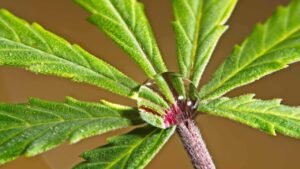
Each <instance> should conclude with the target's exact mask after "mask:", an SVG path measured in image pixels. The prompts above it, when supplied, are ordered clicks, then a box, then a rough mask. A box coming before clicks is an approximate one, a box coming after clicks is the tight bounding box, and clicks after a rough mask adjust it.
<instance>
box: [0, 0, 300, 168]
mask: <svg viewBox="0 0 300 169" xmlns="http://www.w3.org/2000/svg"><path fill="white" fill-rule="evenodd" d="M143 2H144V4H145V7H146V11H147V15H148V16H149V19H150V21H151V23H152V26H153V29H154V31H155V34H156V37H158V43H159V46H160V47H161V51H162V53H163V55H164V57H165V60H166V61H167V65H168V66H169V68H170V70H171V71H176V70H177V63H176V60H175V58H176V55H175V41H174V36H173V33H172V29H171V27H170V21H171V20H172V13H171V5H170V2H171V1H170V0H144V1H143ZM287 2H288V0H240V2H239V4H238V6H237V8H236V10H235V12H234V14H233V17H232V18H231V19H230V21H229V25H230V30H229V31H227V33H226V34H225V36H223V38H222V39H221V42H220V43H219V45H218V48H217V51H216V52H215V53H214V57H213V60H212V62H211V63H210V64H209V66H208V69H207V71H206V72H205V76H204V79H203V81H202V82H203V83H204V82H206V81H207V80H208V79H209V77H210V75H211V74H212V72H213V71H214V70H215V69H216V67H217V66H218V65H219V64H220V63H221V62H222V60H223V59H224V58H225V57H226V56H227V55H228V54H229V53H230V51H231V48H232V46H233V45H234V44H235V43H240V42H241V41H242V40H243V38H244V37H246V36H247V35H248V34H249V33H250V31H251V29H252V27H253V25H254V24H255V23H256V22H262V21H264V20H265V19H266V18H267V17H268V16H269V15H271V14H272V11H273V10H274V9H275V7H276V6H277V5H279V4H286V3H287ZM0 7H1V8H7V9H9V10H10V11H12V12H13V13H14V14H16V15H18V16H20V17H22V18H24V19H26V20H28V21H30V22H38V23H40V24H41V25H43V26H44V27H46V28H47V29H48V30H50V31H52V32H54V33H56V34H58V35H60V36H62V37H64V38H66V39H67V40H69V41H70V42H72V43H77V44H80V45H81V46H83V47H84V48H85V49H87V50H88V51H90V52H91V53H93V54H95V55H96V56H98V57H101V58H103V59H104V60H106V61H108V62H109V63H111V64H112V65H114V66H116V67H118V68H119V69H120V70H121V71H123V72H124V73H126V74H128V75H130V76H131V77H132V78H134V79H135V80H137V81H139V82H142V81H144V80H145V79H146V77H145V76H144V75H143V73H142V72H140V70H139V69H138V67H137V66H136V65H135V64H133V62H132V61H131V60H130V59H129V58H128V57H127V56H126V54H125V53H123V52H122V51H121V50H120V49H119V48H118V47H117V46H116V45H115V44H114V43H113V42H112V41H111V40H109V39H108V38H107V37H106V36H105V35H104V34H103V33H101V32H100V31H98V30H97V29H96V28H95V27H94V26H92V25H90V24H89V23H87V22H86V21H85V19H86V17H87V16H88V14H87V13H86V12H85V11H83V10H82V9H81V8H80V7H78V6H76V5H75V4H73V3H72V1H69V0H0ZM299 17H300V16H299ZM299 72H300V64H294V65H292V66H290V67H289V68H288V69H285V70H283V71H281V72H278V73H276V74H274V75H271V76H267V77H266V78H263V79H262V80H259V81H257V82H256V83H255V84H251V85H249V86H247V87H242V88H239V89H237V90H235V91H233V92H231V93H230V94H229V95H230V96H235V95H239V94H242V93H250V92H251V93H256V94H257V97H258V98H262V99H270V98H273V97H280V98H283V99H284V103H285V104H289V105H300V100H299V99H298V98H299V97H300V96H299V94H300V92H299V85H300V77H299ZM203 83H202V84H203ZM0 93H1V94H0V101H1V102H25V101H26V100H27V98H28V97H29V96H35V97H39V98H43V99H49V100H63V99H64V96H73V97H75V98H78V99H81V100H88V101H98V100H99V99H107V100H110V101H117V102H121V103H124V104H131V105H134V102H132V101H129V100H127V99H124V98H120V97H118V96H116V95H113V94H111V93H109V92H105V91H103V90H101V89H98V88H96V87H91V86H88V85H83V84H78V83H72V82H70V81H68V80H64V79H60V78H56V77H46V76H37V75H34V74H31V73H28V72H26V71H24V70H20V69H15V68H7V67H1V68H0ZM197 121H198V124H199V126H200V127H201V130H202V133H203V135H204V138H205V140H206V141H207V144H208V147H209V149H210V151H211V154H212V156H213V158H214V160H215V162H216V165H217V168H218V169H254V168H255V169H271V168H272V169H299V168H300V160H299V157H300V151H299V150H300V140H296V139H292V138H287V137H284V136H281V135H279V136H278V137H272V136H269V135H267V134H264V133H261V132H259V131H257V130H254V129H251V128H248V127H246V126H243V125H240V124H238V123H235V122H232V121H229V120H225V119H221V118H216V117H208V116H205V115H204V116H201V117H198V118H197ZM117 132H118V133H119V132H124V131H117ZM113 134H114V133H108V134H104V135H102V136H98V137H94V138H91V139H88V140H85V141H82V142H80V143H78V144H75V145H64V146H61V147H59V148H56V149H54V150H52V151H49V152H47V153H45V154H42V155H40V156H37V157H34V158H29V159H25V158H20V159H18V160H16V161H14V162H11V163H9V164H7V165H4V166H1V167H0V168H1V169H20V168H23V169H24V168H25V169H69V168H71V167H72V166H73V165H74V164H76V163H77V162H79V161H80V158H78V155H79V154H81V153H82V152H83V151H85V150H88V149H92V148H94V147H97V146H99V145H100V144H104V143H105V138H106V137H108V136H111V135H113ZM147 168H149V169H164V168H166V169H169V168H174V169H188V168H192V166H191V165H190V163H189V160H188V158H187V155H186V154H185V152H184V150H183V148H182V147H181V145H180V141H179V139H178V138H177V136H174V137H173V138H172V139H171V140H170V142H169V143H168V144H167V145H166V146H165V147H164V148H163V150H162V151H161V152H160V153H159V155H158V156H157V157H156V158H155V159H154V161H153V162H152V163H151V164H150V165H149V166H148V167H147Z"/></svg>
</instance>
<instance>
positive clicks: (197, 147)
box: [176, 119, 216, 169]
mask: <svg viewBox="0 0 300 169" xmlns="http://www.w3.org/2000/svg"><path fill="white" fill-rule="evenodd" d="M176 130H177V133H178V134H179V137H180V139H181V141H182V143H183V145H184V148H185V149H186V151H187V152H188V154H189V156H190V158H191V161H192V163H193V166H194V168H195V169H215V168H216V167H215V165H214V163H213V160H212V158H211V156H210V154H209V152H208V150H207V148H206V145H205V143H204V140H203V138H202V136H201V134H200V130H199V129H198V127H197V126H196V124H195V123H194V121H193V120H192V119H188V120H186V121H184V122H182V123H180V124H179V125H178V126H177V129H176Z"/></svg>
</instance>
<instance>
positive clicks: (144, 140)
mask: <svg viewBox="0 0 300 169" xmlns="http://www.w3.org/2000/svg"><path fill="white" fill-rule="evenodd" d="M174 131H175V127H171V128H168V129H165V130H163V129H158V128H155V127H151V126H149V125H148V126H145V127H142V128H138V129H135V130H133V131H132V132H130V133H128V134H125V135H121V136H116V137H113V138H110V139H109V140H108V142H109V144H107V145H105V146H102V147H99V148H97V149H94V150H92V151H89V152H86V153H84V154H83V155H82V157H83V158H84V159H85V160H86V161H85V162H82V163H81V164H79V165H77V166H76V167H75V169H99V168H101V169H125V168H134V169H143V168H144V167H145V166H146V165H147V164H148V163H149V161H150V160H151V159H152V158H153V157H154V156H155V154H156V153H157V152H158V151H159V150H160V149H161V147H162V146H163V145H164V144H165V143H166V142H167V141H168V139H169V138H170V136H172V134H173V133H174Z"/></svg>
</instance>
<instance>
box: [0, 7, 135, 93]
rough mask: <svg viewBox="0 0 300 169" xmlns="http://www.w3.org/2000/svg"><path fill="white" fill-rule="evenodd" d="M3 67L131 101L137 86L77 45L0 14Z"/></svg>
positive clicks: (0, 59)
mask: <svg viewBox="0 0 300 169" xmlns="http://www.w3.org/2000/svg"><path fill="white" fill-rule="evenodd" d="M0 65H8V66H16V67H22V68H25V69H27V70H29V71H32V72H35V73H41V74H46V75H56V76H60V77H65V78H70V79H72V80H74V81H77V82H84V83H88V84H91V85H95V86H98V87H102V88H104V89H107V90H109V91H112V92H114V93H117V94H120V95H123V96H127V97H130V96H132V94H133V93H132V90H133V89H134V88H135V87H137V83H136V82H135V81H133V80H132V79H130V78H128V77H127V76H126V75H124V74H122V73H121V72H120V71H118V70H116V69H115V68H114V67H112V66H111V65H109V64H107V63H105V62H104V61H102V60H99V59H97V58H96V57H94V56H93V55H91V54H89V53H88V52H86V51H84V50H83V49H81V48H80V47H79V46H77V45H71V44H69V43H68V42H67V41H65V40H64V39H62V38H60V37H58V36H56V35H54V34H52V33H50V32H48V31H46V30H45V29H43V28H42V27H41V26H40V25H38V24H36V23H34V24H32V25H29V24H28V23H27V22H25V21H23V20H21V19H19V18H17V17H15V16H13V15H12V14H11V13H9V12H8V11H6V10H3V9H2V10H0Z"/></svg>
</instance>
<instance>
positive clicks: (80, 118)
mask: <svg viewBox="0 0 300 169" xmlns="http://www.w3.org/2000/svg"><path fill="white" fill-rule="evenodd" d="M138 117H139V116H138V112H137V110H136V109H134V108H130V107H123V108H120V107H116V106H112V105H111V106H109V105H107V104H100V103H87V102H81V101H78V100H75V99H72V98H67V99H66V101H65V103H58V102H47V101H42V100H39V99H31V100H30V101H29V103H28V104H17V105H13V104H0V135H1V137H0V164H3V163H6V162H8V161H11V160H14V159H16V158H17V157H19V156H21V155H23V154H25V155H26V156H33V155H36V154H39V153H42V152H45V151H47V150H49V149H52V148H54V147H56V146H58V145H60V144H62V143H64V142H65V141H69V142H70V143H75V142H78V141H80V140H82V139H84V138H87V137H90V136H94V135H98V134H101V133H104V132H108V131H111V130H115V129H118V128H123V127H128V126H131V125H133V124H141V123H142V122H141V120H140V119H139V118H138Z"/></svg>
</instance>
